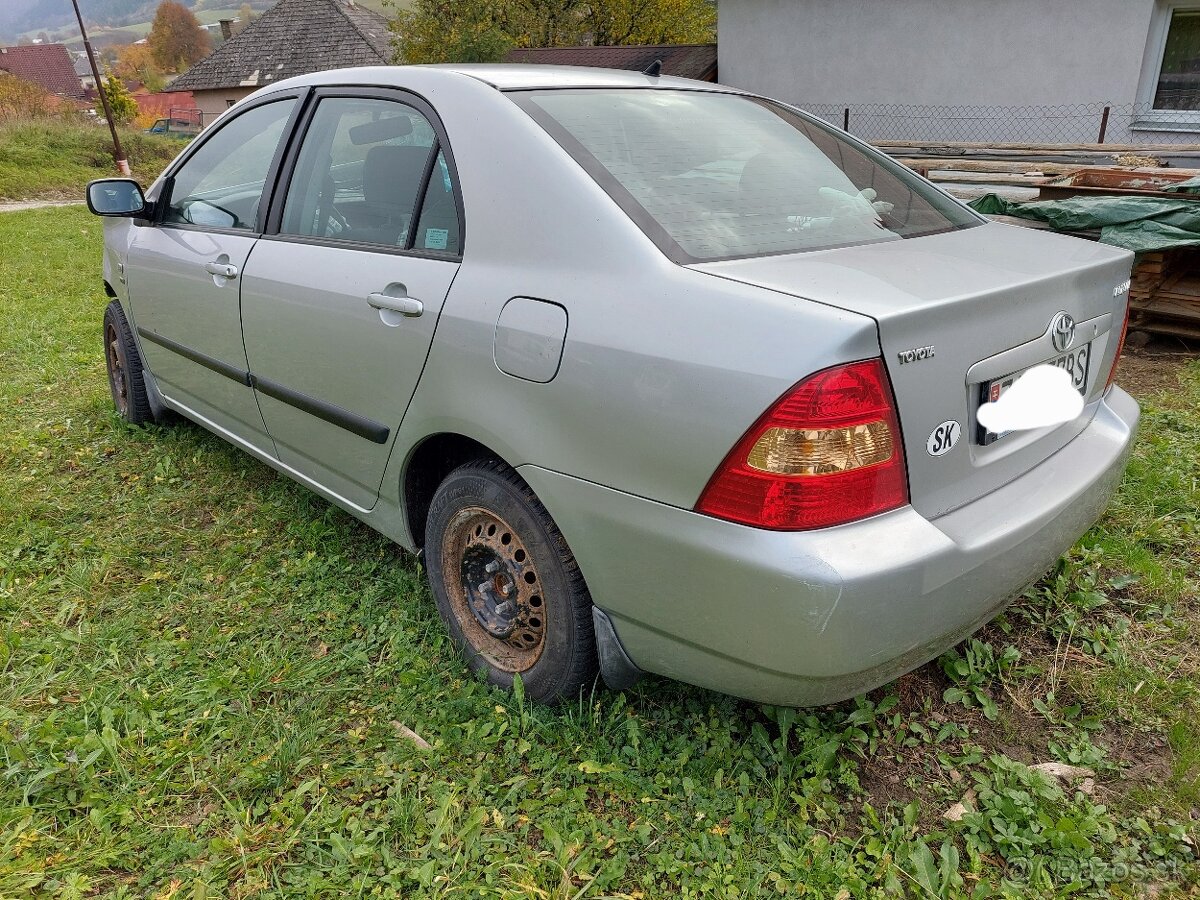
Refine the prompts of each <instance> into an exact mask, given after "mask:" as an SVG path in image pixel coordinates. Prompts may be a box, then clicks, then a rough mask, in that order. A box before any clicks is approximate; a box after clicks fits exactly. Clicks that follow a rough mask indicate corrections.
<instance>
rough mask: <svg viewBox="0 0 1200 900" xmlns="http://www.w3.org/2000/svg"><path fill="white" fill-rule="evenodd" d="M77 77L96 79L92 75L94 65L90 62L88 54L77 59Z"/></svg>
mask: <svg viewBox="0 0 1200 900" xmlns="http://www.w3.org/2000/svg"><path fill="white" fill-rule="evenodd" d="M75 77H76V78H94V77H95V76H94V75H92V64H91V63H90V62H88V58H87V54H84V55H82V56H77V57H75Z"/></svg>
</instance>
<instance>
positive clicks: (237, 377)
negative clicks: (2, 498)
mask: <svg viewBox="0 0 1200 900" xmlns="http://www.w3.org/2000/svg"><path fill="white" fill-rule="evenodd" d="M137 331H138V334H140V335H141V336H142V337H144V338H145V339H146V340H148V341H149V342H150V343H152V344H158V346H160V347H166V348H167V349H168V350H170V351H171V352H172V353H178V354H179V355H180V356H182V357H183V358H184V359H190V360H191V361H192V362H194V363H196V364H197V365H201V366H204V368H206V369H211V370H212V371H213V372H216V373H217V374H218V375H224V376H225V377H226V378H232V379H233V380H234V381H236V382H238V383H239V384H244V385H245V386H246V387H250V381H251V379H250V373H249V372H247V371H246V370H245V369H239V368H238V367H237V366H231V365H230V364H229V363H227V362H223V361H221V360H219V359H217V358H216V357H213V356H209V355H208V354H207V353H201V352H200V351H199V350H193V349H192V348H191V347H188V346H187V345H185V344H181V343H179V342H178V341H173V340H171V339H170V338H169V337H163V336H162V335H161V334H158V333H157V332H154V331H150V330H149V329H146V328H142V327H141V326H139V327H138V330H137Z"/></svg>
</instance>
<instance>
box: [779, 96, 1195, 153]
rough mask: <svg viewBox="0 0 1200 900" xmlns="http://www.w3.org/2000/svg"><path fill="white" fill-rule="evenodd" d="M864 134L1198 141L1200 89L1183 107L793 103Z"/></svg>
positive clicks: (881, 137) (1015, 140)
mask: <svg viewBox="0 0 1200 900" xmlns="http://www.w3.org/2000/svg"><path fill="white" fill-rule="evenodd" d="M796 105H797V106H799V107H800V108H801V109H803V110H805V111H806V112H810V113H812V114H813V115H815V116H819V117H820V118H822V119H825V120H826V121H827V122H831V123H832V124H834V125H837V126H838V127H839V128H846V129H847V130H848V131H849V132H850V133H851V134H853V135H855V136H856V137H859V138H863V139H864V140H868V141H929V142H941V141H947V142H949V141H966V142H971V143H984V144H1000V143H1003V144H1200V95H1193V96H1192V97H1191V98H1188V103H1187V105H1189V106H1191V107H1192V108H1191V109H1165V110H1164V109H1154V108H1153V104H1150V103H1140V104H1139V103H1127V104H1124V105H1120V104H1110V103H1077V104H1070V105H1066V106H910V105H905V104H888V103H858V104H841V103H798V104H796Z"/></svg>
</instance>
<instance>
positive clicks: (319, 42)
mask: <svg viewBox="0 0 1200 900" xmlns="http://www.w3.org/2000/svg"><path fill="white" fill-rule="evenodd" d="M391 61H392V49H391V42H390V35H389V34H388V29H387V19H385V18H384V17H383V16H381V15H379V14H378V13H376V12H373V11H372V10H369V9H364V8H363V7H361V6H358V5H357V4H355V3H354V2H353V0H279V2H278V3H276V4H275V5H274V6H273V7H271V8H270V9H269V10H267V11H266V12H264V13H263V14H262V15H260V16H259V17H258V18H256V19H255V20H254V21H253V22H251V23H250V24H249V25H248V26H246V28H245V30H243V31H241V32H239V33H238V34H236V35H234V36H233V37H232V38H230V39H229V40H228V41H226V42H225V43H224V44H222V45H221V46H220V47H219V48H217V50H215V51H214V52H213V53H212V54H211V55H210V56H207V57H205V58H204V59H202V60H200V62H198V63H196V65H194V66H192V68H190V69H189V70H188V71H186V72H184V73H183V74H182V75H180V76H179V77H178V78H176V79H175V80H174V81H173V82H171V89H172V90H176V91H207V90H216V89H220V88H237V87H248V88H259V87H263V86H264V85H267V84H272V83H274V82H276V81H282V80H283V79H285V78H291V77H292V76H294V75H307V74H308V73H310V72H322V71H324V70H326V69H340V68H342V67H344V66H379V65H389V64H390V63H391Z"/></svg>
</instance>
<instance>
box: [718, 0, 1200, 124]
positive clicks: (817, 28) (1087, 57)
mask: <svg viewBox="0 0 1200 900" xmlns="http://www.w3.org/2000/svg"><path fill="white" fill-rule="evenodd" d="M718 34H719V39H720V53H719V56H720V64H721V80H722V81H723V82H724V83H726V84H730V85H733V86H735V87H740V88H745V89H747V90H751V91H755V92H757V93H762V94H767V95H768V96H773V97H777V98H779V99H781V100H785V101H787V102H789V103H794V104H796V105H798V106H801V107H803V108H806V109H812V110H813V111H815V112H818V113H819V114H822V115H826V117H828V118H832V119H833V120H834V121H836V123H837V124H839V125H840V124H842V116H843V114H844V113H843V111H844V109H845V108H849V109H850V118H851V126H850V131H851V132H852V133H854V134H860V135H862V136H864V137H867V138H869V139H870V138H879V137H884V138H893V139H911V140H982V141H1002V140H1009V141H1025V142H1037V141H1055V142H1075V143H1083V142H1089V141H1096V140H1097V137H1098V136H1099V135H1098V132H1099V124H1100V121H1101V114H1102V110H1103V109H1104V107H1105V106H1109V107H1111V112H1112V117H1111V121H1107V120H1106V121H1105V124H1106V125H1107V132H1108V133H1107V140H1108V142H1110V143H1157V142H1168V143H1180V142H1187V143H1193V142H1194V143H1200V0H1190V2H1187V0H1179V2H1176V0H1089V2H1088V3H1063V2H1057V3H1047V2H1046V0H1004V2H999V3H997V2H991V3H989V2H983V0H721V3H720V6H719V20H718ZM1014 107H1017V108H1023V109H1019V110H1013V109H1012V108H1014ZM989 108H991V109H989ZM855 119H857V120H858V127H857V128H856V127H855ZM889 126H890V129H891V130H890V133H874V134H872V133H870V130H871V129H872V128H874V129H875V130H876V131H877V132H885V131H887V130H888V128H889Z"/></svg>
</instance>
